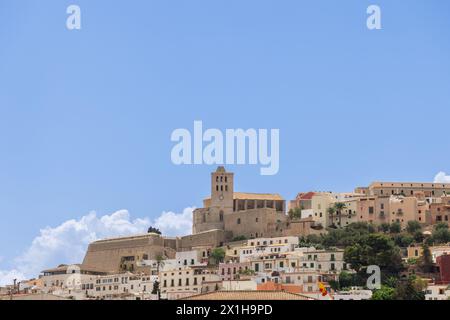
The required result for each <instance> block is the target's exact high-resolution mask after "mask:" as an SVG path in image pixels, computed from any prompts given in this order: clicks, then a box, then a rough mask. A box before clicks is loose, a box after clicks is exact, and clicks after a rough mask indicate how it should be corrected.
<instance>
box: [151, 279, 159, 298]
mask: <svg viewBox="0 0 450 320" xmlns="http://www.w3.org/2000/svg"><path fill="white" fill-rule="evenodd" d="M152 294H157V295H158V300H159V299H160V298H161V291H160V290H159V282H158V281H155V282H153V288H152Z"/></svg>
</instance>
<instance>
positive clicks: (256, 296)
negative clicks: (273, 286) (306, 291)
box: [180, 290, 313, 301]
mask: <svg viewBox="0 0 450 320" xmlns="http://www.w3.org/2000/svg"><path fill="white" fill-rule="evenodd" d="M180 300H266V301H269V300H313V299H312V298H310V297H307V296H303V295H300V294H295V293H290V292H286V291H273V290H271V291H267V290H262V291H256V290H255V291H251V290H244V291H214V292H209V293H203V294H198V295H195V296H190V297H186V298H182V299H180Z"/></svg>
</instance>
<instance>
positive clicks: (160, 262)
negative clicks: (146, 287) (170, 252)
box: [156, 254, 166, 274]
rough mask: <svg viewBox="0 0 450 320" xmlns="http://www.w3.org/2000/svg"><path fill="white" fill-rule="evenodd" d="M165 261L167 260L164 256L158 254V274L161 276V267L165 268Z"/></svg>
mask: <svg viewBox="0 0 450 320" xmlns="http://www.w3.org/2000/svg"><path fill="white" fill-rule="evenodd" d="M164 260H166V258H164V256H163V255H162V254H158V255H157V256H156V272H157V273H158V274H159V268H160V267H164V264H165V263H164Z"/></svg>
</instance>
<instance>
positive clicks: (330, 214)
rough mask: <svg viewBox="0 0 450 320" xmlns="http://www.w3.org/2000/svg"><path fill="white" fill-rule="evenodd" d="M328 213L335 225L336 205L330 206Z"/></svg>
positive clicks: (332, 223)
mask: <svg viewBox="0 0 450 320" xmlns="http://www.w3.org/2000/svg"><path fill="white" fill-rule="evenodd" d="M327 213H328V215H329V216H330V218H331V225H334V214H335V213H336V209H335V208H334V207H329V208H328V209H327ZM325 227H326V226H325Z"/></svg>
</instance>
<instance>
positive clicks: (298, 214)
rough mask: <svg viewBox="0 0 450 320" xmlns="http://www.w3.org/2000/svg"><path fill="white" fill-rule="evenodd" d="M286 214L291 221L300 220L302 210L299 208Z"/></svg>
mask: <svg viewBox="0 0 450 320" xmlns="http://www.w3.org/2000/svg"><path fill="white" fill-rule="evenodd" d="M288 214H289V218H291V219H292V220H295V219H300V218H301V217H302V209H300V208H293V209H290V210H289V212H288Z"/></svg>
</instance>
